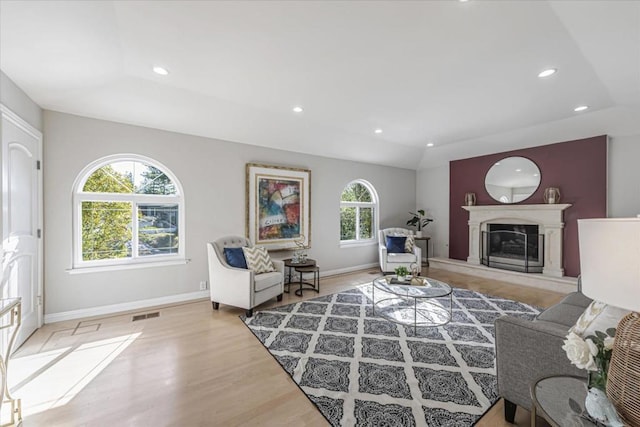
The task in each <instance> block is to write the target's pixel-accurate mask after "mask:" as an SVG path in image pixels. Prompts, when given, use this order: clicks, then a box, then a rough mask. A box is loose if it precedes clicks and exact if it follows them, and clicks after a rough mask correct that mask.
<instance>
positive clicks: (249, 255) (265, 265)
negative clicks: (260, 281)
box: [242, 246, 276, 274]
mask: <svg viewBox="0 0 640 427" xmlns="http://www.w3.org/2000/svg"><path fill="white" fill-rule="evenodd" d="M242 252H244V258H245V259H246V260H247V268H248V269H249V270H253V272H254V273H256V274H260V273H271V272H272V271H276V269H275V268H274V267H273V263H272V262H271V257H270V256H269V253H268V252H267V250H266V249H265V248H263V247H262V246H255V247H253V248H242Z"/></svg>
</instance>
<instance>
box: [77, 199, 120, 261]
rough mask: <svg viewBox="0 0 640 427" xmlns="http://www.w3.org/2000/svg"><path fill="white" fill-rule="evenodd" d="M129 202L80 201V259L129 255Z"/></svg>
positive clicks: (88, 259) (112, 257)
mask: <svg viewBox="0 0 640 427" xmlns="http://www.w3.org/2000/svg"><path fill="white" fill-rule="evenodd" d="M131 224H132V222H131V204H130V203H126V202H82V259H83V260H84V261H91V260H98V259H116V258H127V257H130V256H131Z"/></svg>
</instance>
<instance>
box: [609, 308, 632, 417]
mask: <svg viewBox="0 0 640 427" xmlns="http://www.w3.org/2000/svg"><path fill="white" fill-rule="evenodd" d="M607 396H608V397H609V400H611V403H613V405H614V406H615V408H616V410H617V411H618V414H619V415H620V417H621V418H622V419H623V420H624V421H625V422H626V423H628V424H629V425H630V426H632V427H640V313H629V314H627V315H626V316H625V317H623V318H622V320H621V321H620V323H618V328H617V330H616V338H615V341H614V344H613V352H612V353H611V363H610V365H609V374H608V380H607Z"/></svg>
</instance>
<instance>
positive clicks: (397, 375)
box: [244, 284, 539, 427]
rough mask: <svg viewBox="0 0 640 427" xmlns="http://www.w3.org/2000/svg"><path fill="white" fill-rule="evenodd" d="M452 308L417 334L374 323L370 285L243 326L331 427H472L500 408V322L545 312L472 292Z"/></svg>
mask: <svg viewBox="0 0 640 427" xmlns="http://www.w3.org/2000/svg"><path fill="white" fill-rule="evenodd" d="M377 293H378V291H376V300H378V297H377ZM452 308H453V311H452V314H453V316H452V320H451V322H450V323H448V324H447V325H444V326H440V327H432V328H428V327H418V329H417V334H414V329H413V326H404V325H398V324H396V323H392V322H389V321H387V320H384V319H382V318H380V317H377V316H375V315H374V314H373V312H372V308H371V285H370V284H368V285H361V286H360V287H359V288H357V289H352V290H349V291H346V292H340V293H337V294H333V295H327V296H323V297H319V298H314V299H311V300H307V301H302V302H298V303H295V304H289V305H285V306H281V307H275V308H273V309H269V310H264V311H259V312H257V313H255V314H254V316H253V317H251V318H248V319H244V321H245V323H246V325H247V326H248V327H249V328H250V329H251V331H252V332H253V333H254V335H255V336H256V337H257V338H258V339H259V340H260V341H261V342H262V344H263V345H264V346H265V347H266V348H267V349H268V350H269V352H270V353H271V354H272V355H273V356H274V358H275V359H276V360H277V361H278V362H279V363H280V365H282V367H283V369H285V370H286V371H287V372H288V373H289V375H291V377H292V378H293V380H294V381H295V382H296V383H297V384H298V386H299V387H300V388H301V389H302V391H303V392H304V393H305V394H306V395H307V397H308V398H309V399H310V400H311V401H312V402H313V403H314V404H315V405H316V406H317V407H318V409H319V410H320V412H321V413H322V414H323V415H324V416H325V418H326V419H327V420H328V421H329V423H330V424H331V425H332V426H403V427H405V426H460V427H461V426H470V425H472V424H473V423H475V422H476V421H477V420H478V419H479V418H480V417H481V416H482V414H483V413H484V412H485V411H486V410H487V409H489V408H490V407H491V405H493V404H494V403H495V402H496V401H497V400H498V396H497V385H496V377H495V352H494V327H493V321H494V320H495V319H496V318H497V317H500V316H502V315H503V314H509V315H512V316H518V317H524V318H533V317H535V316H536V315H537V314H538V312H539V310H538V309H536V308H535V307H533V306H530V305H527V304H523V303H519V302H515V301H511V300H506V299H502V298H496V297H490V296H487V295H483V294H481V293H478V292H474V291H469V290H465V289H454V291H453V303H452Z"/></svg>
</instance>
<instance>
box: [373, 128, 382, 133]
mask: <svg viewBox="0 0 640 427" xmlns="http://www.w3.org/2000/svg"><path fill="white" fill-rule="evenodd" d="M373 132H374V133H382V129H376V130H374V131H373Z"/></svg>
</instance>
